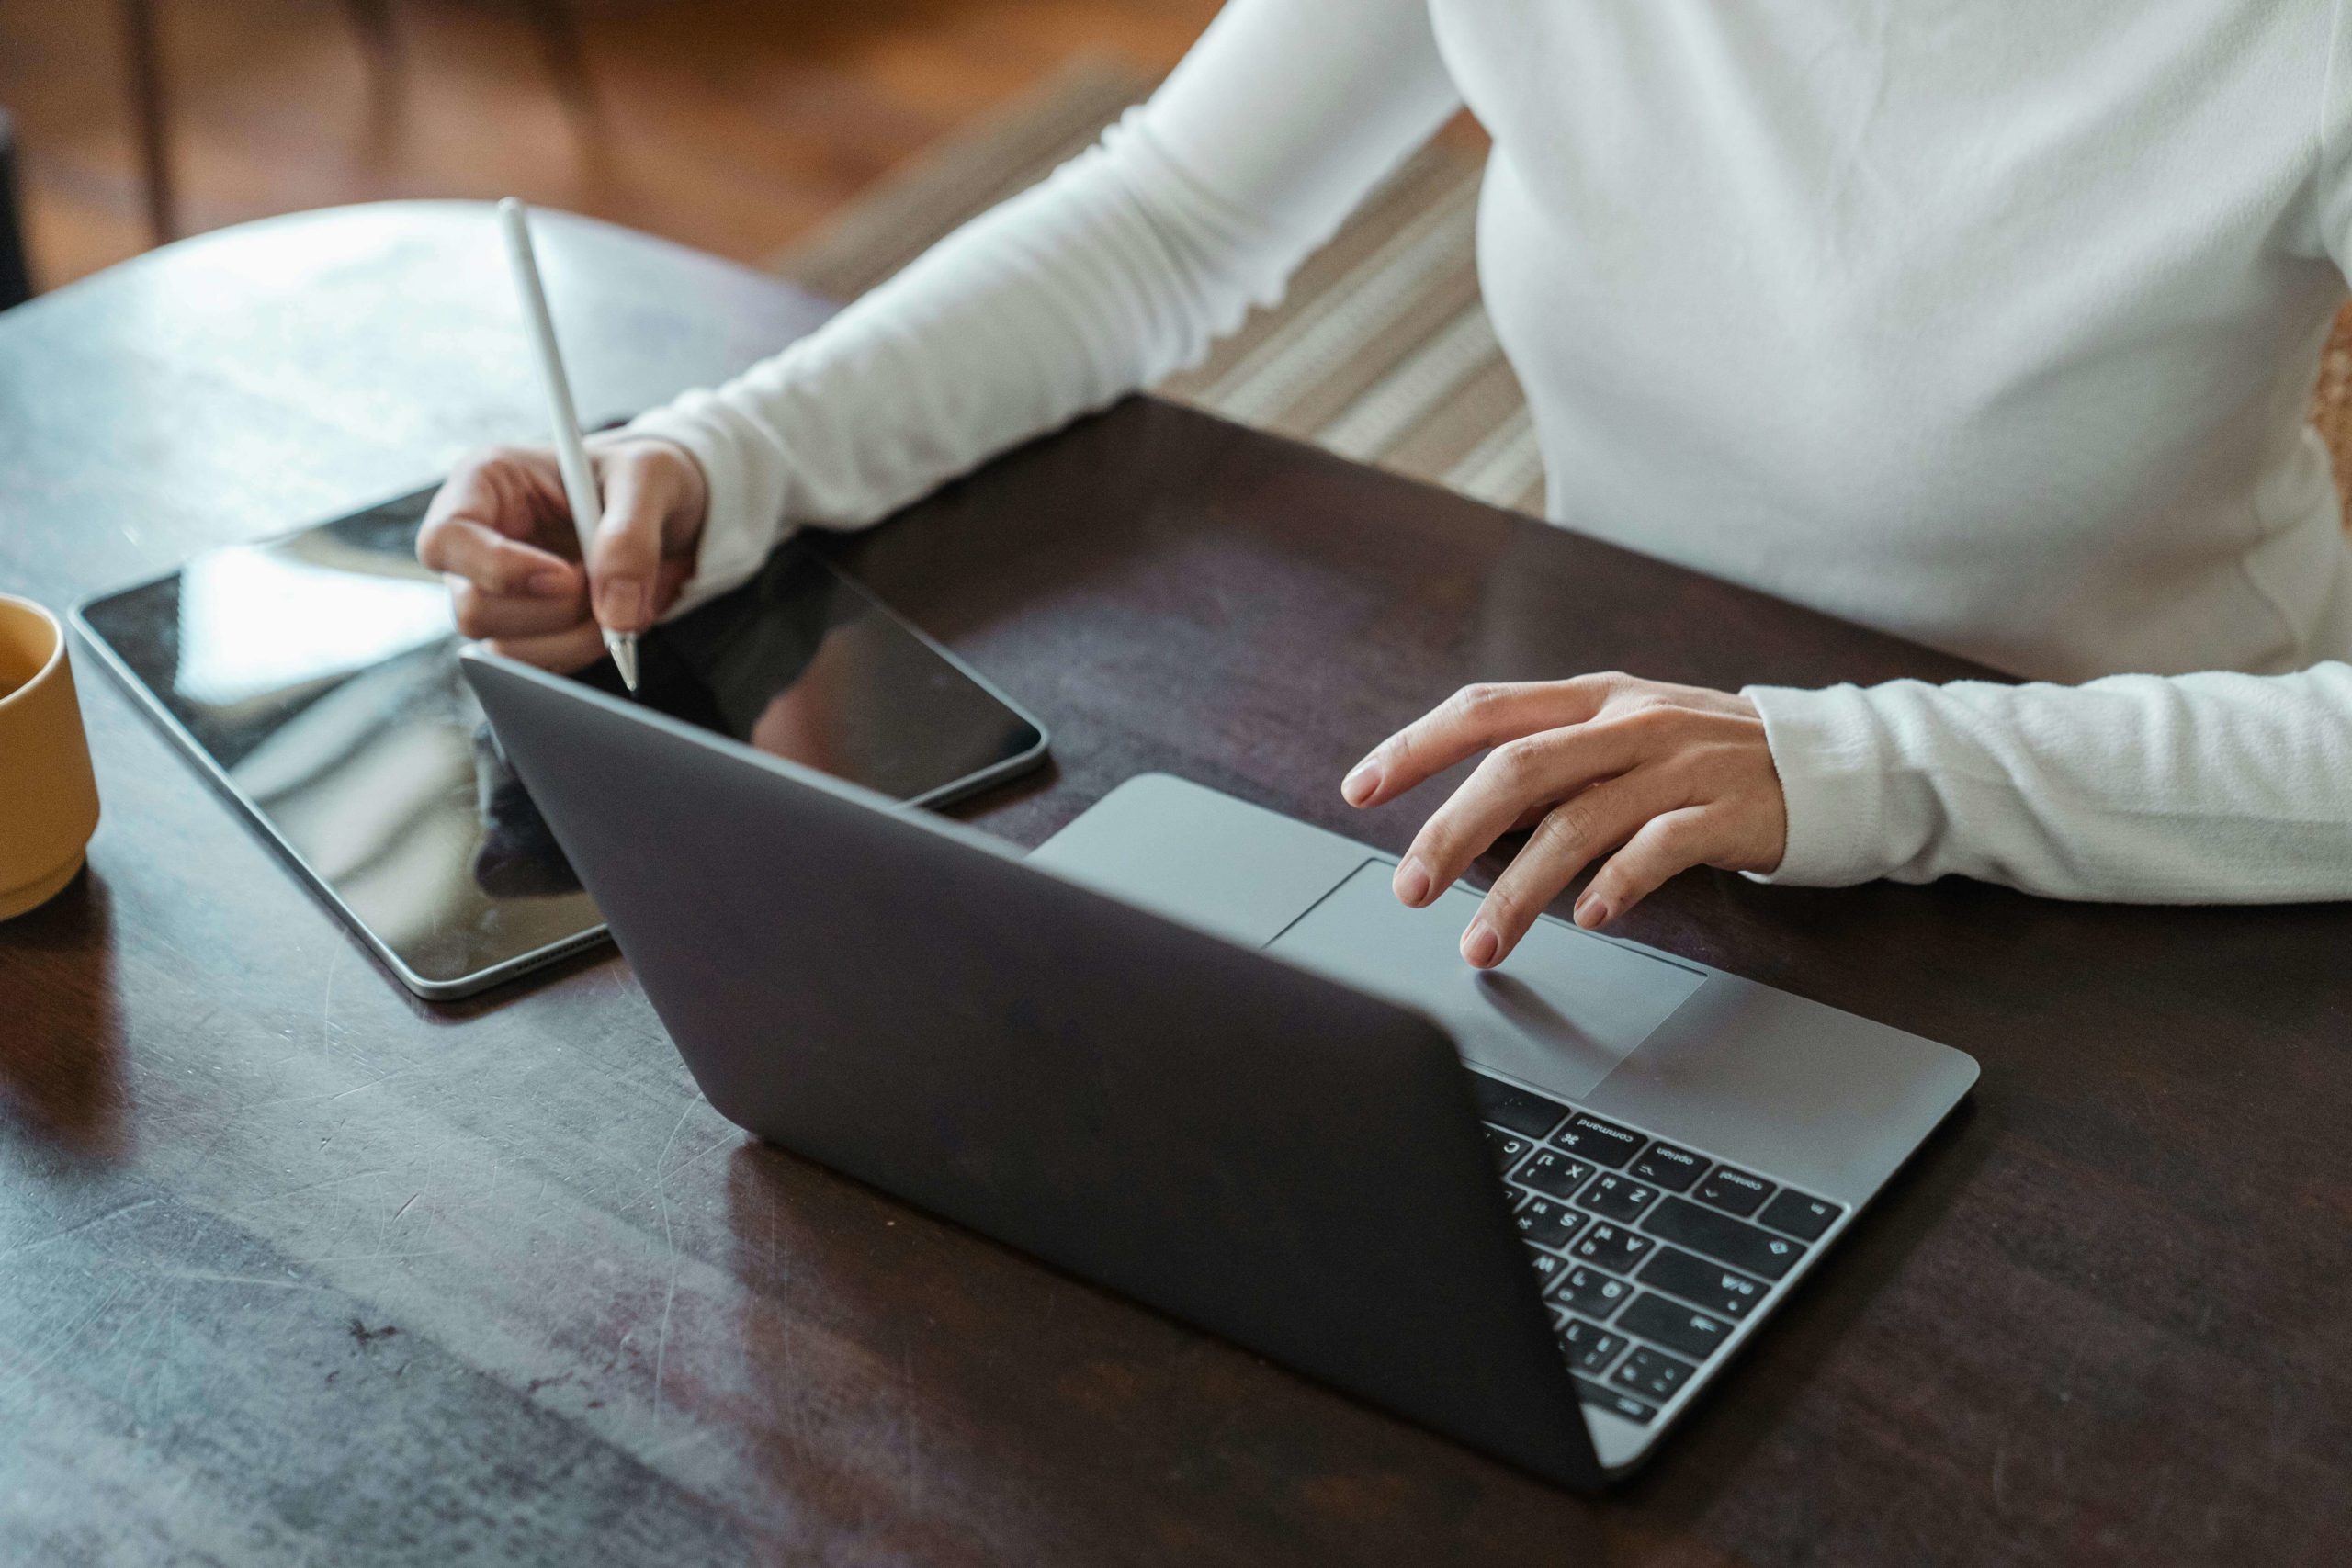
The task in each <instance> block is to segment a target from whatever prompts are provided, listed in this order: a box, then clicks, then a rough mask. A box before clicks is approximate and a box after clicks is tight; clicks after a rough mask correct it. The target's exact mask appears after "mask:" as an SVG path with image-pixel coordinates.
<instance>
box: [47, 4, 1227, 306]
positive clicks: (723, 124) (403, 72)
mask: <svg viewBox="0 0 2352 1568" xmlns="http://www.w3.org/2000/svg"><path fill="white" fill-rule="evenodd" d="M154 4H155V8H156V11H157V13H158V16H159V17H160V25H161V30H162V34H163V45H164V61H165V73H166V80H167V81H168V83H169V85H170V87H171V89H172V92H173V94H174V95H175V103H174V104H173V116H174V120H175V139H174V147H175V158H176V164H175V167H176V170H177V175H178V179H179V184H180V190H181V205H182V223H183V227H184V228H185V229H187V230H188V231H197V230H203V229H210V228H218V227H220V226H221V225H224V224H230V223H236V222H242V221H243V220H247V219H251V218H258V217H263V216H265V215H267V214H270V213H275V212H285V211H291V210H296V209H302V208H310V207H322V206H329V205H333V204H335V203H340V202H350V201H370V200H378V199H381V198H385V197H415V196H462V197H493V196H501V195H508V194H512V195H517V196H521V197H524V198H525V199H526V200H531V201H536V202H542V203H547V204H551V205H555V206H560V207H566V208H570V209H573V210H575V211H580V212H587V213H592V214H594V215H596V216H598V217H602V218H609V219H612V220H615V221H616V222H621V223H626V224H628V225H630V226H632V227H635V228H639V229H645V230H650V231H653V232H655V233H659V234H665V235H668V236H670V237H672V238H673V239H677V240H681V241H684V242H685V243H688V244H692V245H696V246H700V247H702V248H704V249H707V250H712V251H716V252H718V253H719V254H722V255H729V256H734V257H737V258H739V259H741V260H745V261H755V260H757V259H759V258H760V257H762V256H763V255H765V254H768V253H769V252H772V251H774V250H775V248H776V247H777V246H779V245H781V244H783V243H786V241H788V240H790V239H792V238H793V237H795V236H796V235H797V234H799V233H800V232H802V231H804V230H806V229H807V228H808V227H809V224H811V223H812V222H814V221H816V220H818V219H820V218H821V217H822V216H824V215H825V214H826V213H828V212H830V211H831V210H832V209H833V208H835V207H836V206H838V205H839V204H840V203H842V201H844V200H846V199H847V198H849V197H852V196H854V195H855V194H856V193H857V192H858V191H859V190H861V189H862V188H864V187H865V186H866V185H867V184H868V183H869V182H871V181H872V180H873V179H874V178H875V177H876V175H879V174H881V173H882V172H883V171H884V170H886V169H888V167H890V165H891V164H895V163H897V162H898V161H899V160H900V159H902V158H904V157H906V156H907V155H908V154H909V153H910V152H914V151H916V150H917V149H919V148H921V147H922V146H923V145H924V144H926V143H927V142H929V141H932V140H933V138H934V137H937V136H939V135H940V134H941V133H943V132H944V131H946V130H951V129H953V128H954V127H956V125H958V124H960V123H962V122H963V121H965V120H966V119H967V118H970V117H971V116H973V115H975V114H977V113H979V112H981V111H982V110H985V109H986V108H988V107H990V106H992V105H994V104H996V103H999V102H1001V101H1002V100H1003V99H1004V98H1006V97H1008V96H1011V95H1012V94H1014V93H1017V92H1019V91H1020V90H1021V89H1023V87H1025V86H1027V85H1030V84H1032V83H1034V82H1035V81H1037V80H1038V79H1040V78H1041V77H1043V76H1044V75H1046V73H1049V72H1051V71H1052V70H1054V69H1055V68H1056V67H1057V66H1059V65H1060V64H1062V63H1063V62H1066V61H1068V60H1069V59H1071V58H1072V57H1074V56H1076V55H1079V54H1081V53H1088V52H1092V53H1099V54H1105V55H1110V56H1114V57H1117V58H1122V59H1125V60H1129V61H1133V62H1136V63H1138V64H1142V65H1145V66H1148V67H1151V68H1154V69H1165V68H1166V67H1167V66H1168V65H1170V64H1171V63H1173V62H1174V61H1175V60H1176V58H1177V57H1178V56H1179V55H1181V54H1182V52H1183V51H1184V49H1185V47H1186V46H1187V45H1188V44H1189V43H1190V42H1191V41H1192V39H1193V38H1194V37H1195V36H1197V34H1198V33H1199V31H1200V29H1201V28H1202V27H1204V25H1205V24H1206V22H1207V20H1208V18H1209V17H1210V16H1211V15H1212V14H1214V13H1215V11H1216V0H574V5H575V7H576V9H577V12H578V14H579V16H580V17H581V20H582V29H583V33H584V37H585V42H586V50H587V54H588V60H589V66H590V73H591V77H592V80H593V82H594V89H595V100H594V110H593V112H592V113H591V114H589V115H586V116H581V115H576V114H571V113H567V111H566V108H565V106H564V102H563V100H562V98H561V96H560V95H559V94H558V92H557V91H556V90H555V83H554V80H553V78H552V77H551V76H550V74H549V73H548V69H547V65H546V62H545V60H544V59H543V57H542V55H541V53H540V51H539V49H538V47H537V34H535V33H534V32H533V31H532V29H531V28H529V27H528V26H526V23H525V21H524V20H523V17H524V16H525V15H526V9H527V8H526V7H525V6H521V5H519V4H515V3H513V0H392V5H391V10H392V14H393V17H394V18H395V24H396V28H395V36H396V39H397V45H398V48H397V52H396V53H395V55H394V56H393V57H392V58H391V59H390V61H389V62H378V61H374V60H372V59H371V57H370V54H369V52H368V50H367V48H366V47H365V43H364V39H363V36H362V34H361V32H360V31H359V30H358V29H357V28H356V27H355V26H354V25H353V22H352V19H351V13H350V11H349V10H348V9H347V8H346V6H345V5H343V4H341V3H339V0H154ZM124 58H125V56H124V51H123V45H122V32H121V23H120V17H119V7H118V6H116V5H114V4H112V3H111V0H6V4H0V107H6V108H7V109H8V110H9V112H10V113H12V114H13V115H14V116H15V117H16V118H17V134H18V141H19V144H20V147H19V156H20V158H21V160H22V164H23V167H22V170H21V175H22V179H23V183H24V186H25V199H26V209H27V212H26V220H27V226H28V230H29V243H30V246H31V250H32V261H33V268H34V273H35V277H36V280H37V281H38V283H39V284H40V286H41V287H42V288H55V287H56V286H57V285H59V284H61V283H63V282H66V281H68V280H70V279H72V278H74V277H78V276H83V275H84V274H85V273H89V272H94V271H96V270H97V269H98V268H100V267H103V266H107V265H111V264H112V263H114V262H117V261H119V260H121V259H123V258H124V257H126V256H130V255H132V254H136V253H138V252H139V251H141V250H142V249H144V248H146V246H147V244H148V243H149V240H148V236H147V232H146V225H145V222H144V220H143V218H142V216H141V210H142V209H141V184H140V180H139V175H138V164H137V162H136V159H135V158H134V156H133V147H134V139H133V135H132V131H131V117H130V109H129V101H130V100H129V93H128V88H127V85H126V77H125V68H124Z"/></svg>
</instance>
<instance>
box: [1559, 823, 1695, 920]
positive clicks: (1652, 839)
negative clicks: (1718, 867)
mask: <svg viewBox="0 0 2352 1568" xmlns="http://www.w3.org/2000/svg"><path fill="white" fill-rule="evenodd" d="M1720 818H1721V814H1720V813H1719V812H1718V811H1717V810H1716V809H1715V808H1714V807H1706V806H1686V807H1682V808H1681V809H1679V810H1677V811H1668V812H1666V813H1664V814H1663V815H1660V816H1657V817H1653V818H1650V819H1649V821H1647V822H1646V823H1645V824H1643V826H1642V828H1641V830H1640V831H1638V832H1636V833H1635V834H1634V836H1633V837H1632V838H1631V839H1628V840H1626V841H1625V847H1624V848H1623V849H1622V850H1619V851H1618V852H1616V853H1615V854H1613V855H1611V856H1610V857H1609V858H1608V860H1606V861H1604V862H1603V863H1601V867H1600V870H1599V871H1596V872H1594V873H1593V874H1592V881H1591V882H1590V883H1589V884H1588V885H1587V886H1586V887H1585V890H1584V896H1583V897H1580V898H1578V899H1577V908H1576V922H1577V924H1578V925H1580V926H1582V927H1583V928H1584V929H1585V930H1587V931H1599V930H1600V928H1601V927H1603V926H1605V925H1607V924H1608V923H1609V922H1610V921H1611V920H1613V919H1617V918H1618V917H1619V916H1620V915H1623V913H1624V912H1625V911H1626V910H1628V909H1630V908H1633V907H1634V905H1636V904H1638V903H1640V902H1641V901H1642V900H1643V899H1645V898H1646V897H1649V896H1650V895H1651V894H1652V893H1655V892H1657V889H1658V886H1659V885H1660V884H1662V883H1664V882H1665V881H1666V879H1667V878H1668V877H1669V876H1672V875H1674V874H1676V873H1677V872H1681V871H1688V870H1690V869H1691V867H1692V866H1694V865H1705V864H1706V863H1709V862H1710V861H1712V860H1713V859H1714V858H1715V857H1716V856H1717V855H1719V854H1722V853H1723V852H1724V851H1725V849H1726V848H1728V847H1729V840H1727V839H1726V838H1725V836H1724V834H1723V833H1721V832H1719V831H1718V830H1717V825H1718V822H1719V821H1720Z"/></svg>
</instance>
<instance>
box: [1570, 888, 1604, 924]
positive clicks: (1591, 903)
mask: <svg viewBox="0 0 2352 1568" xmlns="http://www.w3.org/2000/svg"><path fill="white" fill-rule="evenodd" d="M1576 921H1577V925H1579V926H1582V927H1583V928H1584V929H1585V930H1587V931H1599V930H1600V928H1601V927H1603V926H1605V925H1607V924H1608V923H1609V900H1608V899H1606V898H1596V897H1593V896H1592V895H1591V894H1589V893H1587V894H1586V895H1585V896H1584V897H1581V898H1579V899H1577V908H1576Z"/></svg>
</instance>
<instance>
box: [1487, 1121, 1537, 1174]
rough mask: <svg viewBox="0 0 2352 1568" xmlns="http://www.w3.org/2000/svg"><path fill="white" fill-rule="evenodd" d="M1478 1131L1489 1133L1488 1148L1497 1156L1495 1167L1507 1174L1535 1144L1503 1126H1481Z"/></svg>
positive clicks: (1488, 1150)
mask: <svg viewBox="0 0 2352 1568" xmlns="http://www.w3.org/2000/svg"><path fill="white" fill-rule="evenodd" d="M1478 1131H1480V1132H1481V1133H1484V1134H1487V1152H1488V1153H1490V1154H1492V1155H1493V1156H1495V1168H1496V1169H1497V1170H1499V1171H1501V1172H1502V1173H1503V1174H1504V1175H1506V1176H1508V1175H1510V1168H1511V1167H1513V1166H1515V1165H1517V1164H1518V1163H1519V1162H1520V1161H1521V1160H1523V1159H1525V1158H1526V1157H1527V1151H1528V1150H1530V1149H1532V1148H1533V1147H1534V1146H1535V1145H1534V1143H1533V1141H1532V1140H1531V1139H1528V1138H1526V1137H1523V1136H1521V1134H1517V1133H1513V1132H1510V1131H1508V1130H1506V1129H1504V1128H1501V1127H1481V1128H1479V1129H1478Z"/></svg>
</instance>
